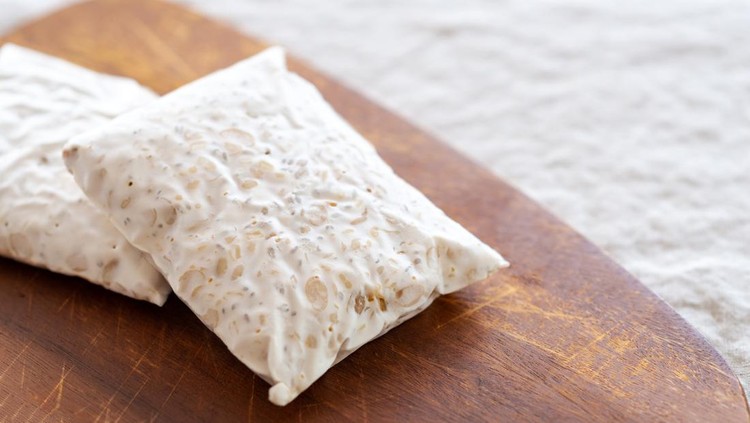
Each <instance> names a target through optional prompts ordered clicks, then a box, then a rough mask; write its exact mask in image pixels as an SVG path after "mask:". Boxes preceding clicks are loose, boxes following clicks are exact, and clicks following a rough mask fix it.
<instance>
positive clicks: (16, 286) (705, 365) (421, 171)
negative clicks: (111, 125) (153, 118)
mask: <svg viewBox="0 0 750 423" xmlns="http://www.w3.org/2000/svg"><path fill="white" fill-rule="evenodd" d="M311 36H314V34H311ZM6 40H10V41H13V42H16V43H19V44H22V45H26V46H30V47H32V48H35V49H38V50H41V51H44V52H48V53H51V54H54V55H58V56H61V57H64V58H67V59H69V60H72V61H74V62H77V63H79V64H82V65H84V66H88V67H90V68H93V69H96V70H99V71H104V72H110V73H115V74H122V75H127V76H131V77H133V78H135V79H137V80H139V81H140V82H142V83H143V84H145V85H147V86H150V87H152V88H153V89H155V90H156V91H158V92H160V93H165V92H168V91H170V90H172V89H174V88H176V87H178V86H180V85H182V84H184V83H186V82H188V81H190V80H193V79H195V78H197V77H199V76H201V75H204V74H206V73H208V72H211V71H213V70H215V69H217V68H221V67H224V66H226V65H229V64H231V63H233V62H235V61H236V60H239V59H242V58H244V57H247V56H248V55H251V54H253V53H255V52H257V51H259V50H260V49H262V48H263V47H264V44H263V43H261V42H258V41H255V40H253V39H250V38H247V37H245V36H242V35H240V34H238V33H237V32H235V31H234V30H232V29H229V28H227V27H226V26H223V25H220V24H217V23H215V22H212V21H210V20H207V19H205V18H203V17H201V16H199V15H197V14H195V13H192V12H189V11H186V10H184V9H182V8H180V7H177V6H173V5H169V4H166V3H160V2H155V1H147V0H137V1H133V0H111V1H98V2H92V3H85V4H81V5H77V6H74V7H71V8H69V9H66V10H64V11H61V12H59V13H56V14H54V15H52V16H50V17H47V18H44V19H41V20H39V21H37V22H35V23H33V24H30V25H28V26H26V27H23V28H21V29H20V30H18V31H17V32H15V33H13V34H11V35H9V36H8V37H6ZM292 67H293V68H294V69H295V70H296V71H298V72H299V73H301V74H302V75H304V76H305V77H306V78H308V79H310V80H312V81H313V82H314V83H315V84H316V85H317V86H318V87H319V88H320V89H321V91H322V92H323V93H324V95H325V96H326V98H327V99H328V100H329V101H330V102H331V103H332V104H333V105H334V107H335V108H336V109H337V110H338V111H339V112H340V113H341V114H343V115H344V116H345V117H346V118H347V119H348V120H349V121H350V122H352V123H353V124H354V126H356V127H357V128H358V129H359V130H360V131H361V132H362V133H363V134H364V135H365V136H366V137H367V138H368V139H370V140H371V141H372V142H373V143H374V144H375V145H376V147H377V148H378V151H379V152H380V153H381V154H382V155H383V157H384V158H385V159H386V160H387V161H388V162H389V163H390V164H391V165H392V166H393V167H394V168H395V169H396V171H397V172H398V173H399V174H400V175H402V176H403V177H404V178H405V179H407V180H408V181H409V182H411V183H412V184H414V185H415V186H417V187H418V188H419V189H421V190H422V191H424V192H425V193H426V194H427V195H428V196H429V197H430V198H431V199H432V200H433V201H434V202H435V203H437V204H438V205H439V206H440V207H442V208H443V209H444V210H445V211H446V212H447V213H448V214H449V215H450V216H452V217H454V218H455V219H457V220H458V221H459V222H461V223H462V224H463V225H465V226H466V227H468V228H469V229H470V230H472V231H473V232H474V233H476V234H477V235H479V236H480V238H482V239H483V240H484V241H485V242H487V243H489V244H491V245H493V246H494V247H496V248H497V249H498V250H499V251H500V252H502V253H503V254H504V255H505V256H506V257H507V258H508V259H509V260H510V261H511V263H512V267H511V268H510V269H509V270H507V271H503V272H500V273H499V274H498V275H497V276H496V277H493V278H492V279H490V280H487V281H485V282H483V283H479V284H477V285H475V286H473V287H471V288H469V289H466V290H464V291H462V292H460V293H457V294H454V295H450V296H447V297H443V298H441V299H439V300H437V301H436V302H435V304H434V305H433V306H431V307H430V308H429V309H428V310H426V311H425V312H423V313H422V314H421V315H419V316H417V317H415V318H414V319H412V320H410V321H408V322H406V323H404V324H403V325H402V326H400V327H398V328H396V329H394V330H393V331H391V332H390V333H389V334H388V335H386V336H384V337H382V338H380V339H378V340H376V341H374V342H372V343H370V344H368V345H366V346H365V347H363V348H362V349H360V350H359V351H358V352H356V353H355V354H353V355H351V356H350V357H349V358H347V359H346V360H344V361H343V362H342V363H340V364H338V365H337V366H335V367H334V368H333V369H332V370H330V371H329V372H328V373H327V374H326V375H325V376H323V377H322V378H321V379H320V380H319V381H318V382H316V383H315V384H314V385H313V386H312V387H311V388H310V389H309V390H308V391H307V392H305V393H304V394H303V395H302V396H301V397H300V398H298V399H297V400H296V401H294V402H293V403H292V404H291V405H289V406H287V407H284V408H280V407H276V406H273V405H271V404H270V403H269V402H268V400H267V390H268V385H267V384H266V383H264V382H263V381H261V380H260V379H259V378H257V377H255V376H254V375H253V373H252V372H251V371H250V370H248V369H247V368H245V367H244V366H243V365H242V364H240V362H239V361H238V360H236V359H235V358H234V357H233V356H232V355H231V354H230V353H229V352H228V351H227V349H226V348H225V347H224V346H223V344H222V343H221V342H220V341H219V340H218V338H216V337H215V336H214V335H213V334H212V333H211V332H210V331H209V330H208V329H206V328H205V327H204V326H202V324H201V323H200V322H199V320H198V319H197V318H196V317H194V316H193V315H192V314H191V313H190V311H189V310H188V309H187V307H185V306H184V305H183V304H182V303H181V302H180V301H179V300H178V299H177V298H176V297H174V296H172V297H171V298H170V300H169V301H168V302H167V304H166V305H165V306H164V307H163V308H158V307H155V306H152V305H149V304H146V303H143V302H139V301H135V300H130V299H128V298H125V297H122V296H119V295H117V294H113V293H110V292H108V291H106V290H104V289H102V288H98V287H96V286H93V285H90V284H88V283H86V282H84V281H82V280H78V279H75V278H68V277H64V276H61V275H57V274H53V273H50V272H47V271H44V270H39V269H35V268H32V267H29V266H25V265H21V264H18V263H15V262H12V261H10V260H3V259H0V421H6V420H10V421H32V422H35V421H60V420H62V421H175V422H188V421H222V422H224V421H245V420H252V421H259V422H267V421H344V420H354V421H556V422H557V421H679V422H687V421H696V422H702V421H717V422H747V421H749V420H750V417H749V413H748V408H747V404H746V402H745V399H744V395H743V392H742V388H741V387H740V385H739V383H738V381H737V378H736V377H735V376H734V375H733V374H732V372H731V370H730V369H729V367H728V366H727V365H726V363H725V362H724V360H723V359H722V358H721V357H720V356H719V354H718V353H717V352H716V351H715V350H714V349H713V348H712V347H711V346H710V345H709V344H708V343H706V341H705V340H704V339H703V338H702V337H701V336H700V335H699V334H698V333H697V332H696V331H695V330H694V329H692V328H691V327H690V326H689V325H688V324H687V323H685V321H684V320H682V319H681V318H680V317H679V316H678V315H677V314H676V313H675V312H674V311H673V310H672V309H671V308H670V307H669V306H667V305H666V304H665V303H663V302H662V301H661V300H659V299H658V298H657V297H656V296H655V295H654V294H652V293H651V292H650V291H649V290H647V289H646V288H645V287H644V286H643V285H641V284H640V283H639V282H638V281H637V280H635V279H634V278H633V277H632V276H630V275H629V274H628V273H626V272H625V271H624V270H623V269H622V268H620V267H619V266H618V265H617V264H615V263H614V262H613V261H612V260H611V259H609V258H608V257H606V256H605V255H604V254H603V253H602V252H601V251H599V250H598V249H597V248H596V247H594V246H593V245H591V244H590V243H589V242H588V241H586V240H585V239H584V238H582V237H581V236H580V235H578V234H577V233H575V232H574V231H573V230H571V229H570V228H569V227H568V226H566V225H565V224H563V223H562V222H560V221H559V220H557V219H556V218H555V217H553V216H551V215H550V214H549V213H547V212H546V211H544V210H543V209H542V208H540V207H539V206H538V205H537V204H535V203H534V202H532V201H530V200H529V199H528V198H527V197H525V196H524V195H523V194H521V193H519V192H518V191H516V190H515V189H513V188H511V187H510V186H508V185H506V184H505V183H503V182H502V181H500V180H498V179H497V178H495V177H494V176H493V175H491V174H490V173H489V172H488V171H486V170H483V169H482V168H480V167H478V166H477V165H476V164H474V163H472V162H470V161H468V160H466V159H465V158H463V157H461V156H460V155H458V154H457V153H456V152H455V151H453V150H451V149H449V148H448V147H446V146H445V145H443V144H441V143H440V142H438V141H436V140H435V139H434V138H433V137H432V136H430V135H428V134H426V133H424V132H422V131H420V130H419V129H417V128H415V127H414V126H412V125H410V124H409V123H407V122H405V121H403V120H402V119H400V118H398V117H397V116H394V115H393V114H392V113H390V112H388V111H386V110H383V109H382V108H380V107H378V106H377V105H374V104H373V103H371V102H369V101H368V100H366V99H365V98H363V97H362V96H360V95H358V94H356V93H355V92H353V91H351V90H349V89H347V88H345V87H343V86H341V85H340V84H338V83H336V82H335V81H333V80H331V79H330V78H328V77H326V76H324V75H322V74H321V73H319V72H317V71H315V70H313V69H312V68H310V67H308V66H306V65H304V64H302V63H300V62H297V61H293V63H292ZM488 142H502V140H488ZM580 195H581V196H584V195H586V193H585V192H581V193H580ZM71 242H75V234H71Z"/></svg>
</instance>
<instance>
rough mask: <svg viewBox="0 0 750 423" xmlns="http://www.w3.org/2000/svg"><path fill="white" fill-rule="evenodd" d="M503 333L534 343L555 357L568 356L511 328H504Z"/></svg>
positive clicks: (527, 342)
mask: <svg viewBox="0 0 750 423" xmlns="http://www.w3.org/2000/svg"><path fill="white" fill-rule="evenodd" d="M503 335H507V336H510V337H511V338H513V339H517V340H519V341H521V342H523V343H526V344H529V345H532V346H534V347H536V348H538V349H540V350H542V351H544V352H546V353H549V354H552V355H554V356H555V357H558V358H561V359H563V360H565V359H566V358H568V357H567V356H566V355H565V354H563V353H561V352H559V351H555V350H553V349H551V348H550V347H548V346H546V345H542V344H540V343H538V342H535V341H533V340H531V339H528V338H526V337H524V336H523V335H520V334H518V333H514V332H511V331H509V330H504V331H503Z"/></svg>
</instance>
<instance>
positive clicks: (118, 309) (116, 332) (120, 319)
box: [115, 304, 122, 339]
mask: <svg viewBox="0 0 750 423" xmlns="http://www.w3.org/2000/svg"><path fill="white" fill-rule="evenodd" d="M121 321H122V304H118V306H117V327H116V328H115V339H117V338H118V337H119V336H120V322H121Z"/></svg>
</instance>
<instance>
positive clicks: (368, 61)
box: [0, 0, 750, 387]
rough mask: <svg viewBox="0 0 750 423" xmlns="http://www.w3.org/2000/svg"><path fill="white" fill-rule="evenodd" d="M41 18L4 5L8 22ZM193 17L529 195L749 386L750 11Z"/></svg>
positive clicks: (413, 0) (643, 4)
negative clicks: (279, 57)
mask: <svg viewBox="0 0 750 423" xmlns="http://www.w3.org/2000/svg"><path fill="white" fill-rule="evenodd" d="M48 1H50V0H45V1H38V2H33V3H34V7H39V8H42V7H44V6H45V3H47V2H48ZM27 3H32V2H25V1H21V0H18V1H17V2H12V1H9V0H0V10H3V13H2V17H0V25H5V27H7V26H8V25H9V24H12V23H14V21H13V18H12V16H13V13H14V10H15V9H21V11H22V12H24V14H25V15H28V14H29V10H30V8H31V7H32V6H31V5H28V4H27ZM51 3H55V4H57V3H59V1H57V0H53V1H51ZM191 3H192V4H193V5H194V6H195V7H196V8H198V9H199V10H202V11H204V12H206V13H208V14H211V15H213V16H216V17H219V18H221V19H225V20H227V21H229V22H231V23H233V24H234V25H235V26H237V27H239V28H242V29H244V30H246V31H248V32H252V33H254V34H257V35H260V36H262V37H264V38H266V39H269V40H272V41H275V42H279V43H282V44H285V45H286V46H288V47H289V49H290V51H291V52H292V53H293V54H296V55H299V56H302V57H304V58H305V59H307V60H308V61H310V62H311V63H312V64H314V65H315V66H317V67H319V68H321V69H323V70H325V71H327V72H329V73H330V74H332V75H334V76H336V77H338V78H340V79H342V80H344V81H345V82H347V83H348V84H349V85H351V86H353V87H356V89H358V90H360V91H364V92H365V93H366V94H368V95H369V96H371V97H372V98H374V99H375V100H376V101H378V102H380V103H383V104H385V105H387V106H389V107H391V108H392V109H394V110H396V111H398V112H400V113H401V114H404V115H405V116H407V117H408V118H409V119H410V120H412V121H414V122H416V123H417V124H419V125H421V126H423V127H425V128H427V129H428V130H430V131H432V132H434V133H436V134H438V135H439V136H440V137H441V138H443V139H445V140H446V141H448V142H449V143H451V144H452V145H453V146H454V147H456V148H458V149H459V150H461V151H463V152H465V153H466V154H468V155H470V156H471V157H473V158H474V159H476V160H477V161H479V162H481V163H482V164H484V165H485V166H487V167H489V168H491V169H492V170H494V171H495V173H496V174H498V175H499V176H501V177H502V178H504V179H505V180H507V181H509V182H511V183H513V184H514V185H516V186H518V187H519V188H520V189H521V190H523V191H524V192H526V193H527V194H529V195H531V196H532V197H533V198H535V199H536V200H538V201H539V202H541V203H542V204H544V205H545V206H546V207H548V208H549V209H550V210H552V211H553V212H554V213H555V214H557V215H558V216H560V217H561V218H563V219H564V220H566V221H567V222H569V223H570V224H572V225H573V226H574V227H575V228H577V229H578V230H579V231H581V232H582V233H583V234H585V235H586V236H588V237H589V238H590V239H592V240H593V241H594V242H595V243H596V244H598V245H599V246H600V247H602V248H603V249H604V250H605V251H607V252H608V253H609V254H610V255H612V257H614V259H615V260H617V261H618V262H619V263H621V264H622V265H623V266H624V267H625V268H627V269H628V270H629V271H631V272H632V273H634V274H635V275H636V276H637V277H639V278H640V279H641V280H642V281H643V282H644V283H645V284H646V285H648V286H649V287H650V288H651V289H652V290H654V291H655V292H656V293H658V294H659V295H660V296H662V297H663V298H664V299H665V300H666V301H667V302H669V303H670V304H671V305H672V306H673V307H674V308H675V309H676V310H677V311H678V312H680V313H681V314H682V315H683V316H684V317H685V318H686V319H687V320H688V321H689V322H690V323H692V324H693V325H694V326H695V327H697V328H698V329H699V330H700V331H701V332H702V333H703V334H704V335H705V336H706V337H707V338H708V339H709V340H710V341H711V342H712V343H713V344H714V345H715V346H716V348H717V349H718V350H719V351H721V352H722V354H724V356H725V357H726V358H727V360H728V361H729V363H730V364H731V365H732V366H733V368H734V370H735V371H736V372H737V373H738V375H739V376H740V378H741V379H742V380H743V382H744V383H745V386H746V387H748V384H749V383H750V193H749V191H750V48H748V46H750V30H748V28H750V3H748V2H745V1H740V0H736V1H727V0H673V1H670V2H653V1H645V0H635V1H629V2H618V1H613V0H607V1H601V0H573V1H567V2H552V1H541V2H540V1H537V2H528V1H502V0H466V1H460V2H459V1H449V0H410V1H396V0H369V1H361V0H360V1H356V0H339V1H326V2H310V1H304V0H276V1H270V0H257V1H236V0H211V1H209V0H198V1H192V2H191ZM14 5H17V6H16V7H14Z"/></svg>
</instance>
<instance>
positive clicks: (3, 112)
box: [0, 44, 170, 305]
mask: <svg viewBox="0 0 750 423" xmlns="http://www.w3.org/2000/svg"><path fill="white" fill-rule="evenodd" d="M155 98H156V96H155V95H154V94H153V93H151V92H150V91H149V90H147V89H146V88H143V87H141V86H140V85H138V84H137V83H136V82H135V81H133V80H130V79H125V78H120V77H115V76H110V75H104V74H100V73H96V72H92V71H90V70H87V69H84V68H81V67H79V66H76V65H73V64H72V63H68V62H65V61H63V60H61V59H58V58H54V57H51V56H48V55H45V54H42V53H39V52H35V51H32V50H29V49H26V48H23V47H20V46H16V45H13V44H5V45H4V46H3V47H2V48H1V49H0V255H3V256H6V257H10V258H13V259H16V260H19V261H22V262H25V263H29V264H32V265H35V266H39V267H44V268H47V269H50V270H53V271H55V272H59V273H64V274H67V275H73V276H79V277H82V278H84V279H87V280H89V281H91V282H94V283H96V284H99V285H102V286H104V287H106V288H109V289H111V290H113V291H116V292H119V293H121V294H125V295H127V296H130V297H133V298H138V299H143V300H148V301H150V302H152V303H155V304H159V305H161V304H163V303H164V301H165V300H166V298H167V296H168V295H169V292H170V288H169V285H168V284H167V283H166V282H165V281H164V279H163V278H162V277H161V275H160V274H159V273H158V272H157V271H156V269H154V267H153V266H152V265H151V264H150V263H149V261H148V257H147V256H145V255H143V254H142V253H141V252H140V251H139V250H137V249H135V248H133V247H132V246H131V245H130V244H129V243H128V242H127V241H126V240H125V238H124V237H123V236H122V235H121V234H120V233H119V232H118V231H117V229H115V227H114V226H112V224H111V223H110V222H109V219H108V218H107V216H106V215H105V214H104V213H103V212H101V211H100V210H99V209H97V208H96V207H94V206H93V205H92V204H91V203H90V202H89V201H88V199H87V198H86V197H85V195H84V194H83V192H82V191H81V189H80V188H79V187H78V185H76V183H75V181H74V180H73V177H72V176H71V175H70V173H68V171H67V169H65V164H64V163H63V160H62V156H61V155H62V148H63V145H64V144H65V142H66V141H67V140H68V138H70V137H71V136H73V135H76V134H79V133H81V132H82V131H86V130H88V129H91V128H94V127H96V126H98V125H100V124H102V123H104V122H106V121H108V120H109V119H111V118H112V117H114V116H116V115H117V114H119V113H121V112H124V111H126V110H129V109H132V108H133V107H136V106H139V105H141V104H143V103H146V102H148V101H151V100H153V99H155Z"/></svg>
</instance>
